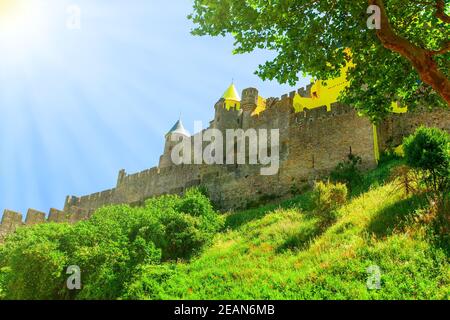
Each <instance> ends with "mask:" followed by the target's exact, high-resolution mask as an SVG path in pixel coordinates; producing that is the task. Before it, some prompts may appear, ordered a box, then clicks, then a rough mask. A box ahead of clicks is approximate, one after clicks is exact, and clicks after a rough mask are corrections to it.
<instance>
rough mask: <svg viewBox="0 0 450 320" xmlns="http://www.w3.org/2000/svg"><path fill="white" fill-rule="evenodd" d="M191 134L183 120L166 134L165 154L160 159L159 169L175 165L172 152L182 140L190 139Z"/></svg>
mask: <svg viewBox="0 0 450 320" xmlns="http://www.w3.org/2000/svg"><path fill="white" fill-rule="evenodd" d="M190 136H191V135H190V133H189V132H188V131H187V130H186V129H185V128H184V126H183V123H182V122H181V119H180V120H178V121H177V122H176V123H175V124H174V125H173V127H172V129H170V130H169V132H167V133H166V143H165V146H164V153H163V155H162V156H161V158H160V159H159V168H165V167H170V166H172V165H173V162H172V157H171V155H172V150H173V148H174V147H175V146H176V145H177V144H178V143H179V141H180V140H181V139H182V138H189V137H190Z"/></svg>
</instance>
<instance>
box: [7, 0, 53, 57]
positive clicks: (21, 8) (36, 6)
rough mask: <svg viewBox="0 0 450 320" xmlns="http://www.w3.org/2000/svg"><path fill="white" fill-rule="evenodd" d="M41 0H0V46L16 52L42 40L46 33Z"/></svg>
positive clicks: (44, 5)
mask: <svg viewBox="0 0 450 320" xmlns="http://www.w3.org/2000/svg"><path fill="white" fill-rule="evenodd" d="M46 7H47V4H46V3H45V2H44V1H43V0H0V48H1V49H2V55H3V54H5V53H10V54H13V55H14V54H18V53H21V52H23V51H26V50H30V49H32V47H33V46H35V45H37V44H39V43H40V42H42V40H43V39H44V37H45V36H46V33H47V31H48V30H47V26H48V20H47V18H48V17H47V15H46Z"/></svg>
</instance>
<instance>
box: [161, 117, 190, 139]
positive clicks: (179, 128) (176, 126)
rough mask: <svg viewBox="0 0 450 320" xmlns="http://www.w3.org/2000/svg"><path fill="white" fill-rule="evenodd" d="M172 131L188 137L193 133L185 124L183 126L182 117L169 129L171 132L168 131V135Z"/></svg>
mask: <svg viewBox="0 0 450 320" xmlns="http://www.w3.org/2000/svg"><path fill="white" fill-rule="evenodd" d="M172 133H176V134H182V135H185V136H187V137H190V136H191V134H190V133H189V131H187V130H186V129H185V128H184V126H183V122H181V119H179V120H178V121H177V122H176V123H175V124H174V125H173V127H172V129H170V130H169V132H167V134H166V136H167V135H169V134H172Z"/></svg>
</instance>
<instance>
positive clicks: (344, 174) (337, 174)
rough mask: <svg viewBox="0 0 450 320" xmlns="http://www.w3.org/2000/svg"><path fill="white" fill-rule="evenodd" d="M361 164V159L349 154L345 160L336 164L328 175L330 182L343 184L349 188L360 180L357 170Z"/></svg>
mask: <svg viewBox="0 0 450 320" xmlns="http://www.w3.org/2000/svg"><path fill="white" fill-rule="evenodd" d="M361 163H362V159H361V157H359V156H357V155H354V154H352V153H349V154H348V155H347V160H346V161H343V162H340V163H338V165H337V166H336V168H335V169H334V170H333V171H332V172H331V173H330V178H331V180H333V181H335V182H341V183H345V184H346V185H347V187H349V188H351V187H352V186H354V185H355V184H357V183H359V182H361V180H362V174H361V170H360V169H359V167H360V165H361Z"/></svg>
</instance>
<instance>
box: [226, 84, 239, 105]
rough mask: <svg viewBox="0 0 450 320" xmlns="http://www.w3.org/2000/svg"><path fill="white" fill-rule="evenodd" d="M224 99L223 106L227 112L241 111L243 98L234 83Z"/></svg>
mask: <svg viewBox="0 0 450 320" xmlns="http://www.w3.org/2000/svg"><path fill="white" fill-rule="evenodd" d="M222 99H223V103H224V104H223V106H224V108H225V109H227V110H230V109H234V110H239V109H240V108H241V98H240V97H239V94H238V91H237V90H236V87H235V86H234V83H232V84H231V85H230V86H229V87H228V89H227V90H226V91H225V93H224V94H223V96H222Z"/></svg>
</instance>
